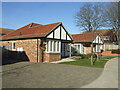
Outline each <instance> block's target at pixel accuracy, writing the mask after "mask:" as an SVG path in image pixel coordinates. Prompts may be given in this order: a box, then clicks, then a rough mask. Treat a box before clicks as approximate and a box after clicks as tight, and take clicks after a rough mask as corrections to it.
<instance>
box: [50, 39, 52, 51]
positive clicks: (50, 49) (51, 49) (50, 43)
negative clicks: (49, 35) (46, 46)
mask: <svg viewBox="0 0 120 90" xmlns="http://www.w3.org/2000/svg"><path fill="white" fill-rule="evenodd" d="M50 51H52V41H50Z"/></svg>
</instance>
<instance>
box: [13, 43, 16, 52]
mask: <svg viewBox="0 0 120 90" xmlns="http://www.w3.org/2000/svg"><path fill="white" fill-rule="evenodd" d="M15 49H16V42H15V41H13V42H12V50H15Z"/></svg>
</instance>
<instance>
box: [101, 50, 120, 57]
mask: <svg viewBox="0 0 120 90" xmlns="http://www.w3.org/2000/svg"><path fill="white" fill-rule="evenodd" d="M102 56H120V54H113V53H112V51H104V52H102Z"/></svg>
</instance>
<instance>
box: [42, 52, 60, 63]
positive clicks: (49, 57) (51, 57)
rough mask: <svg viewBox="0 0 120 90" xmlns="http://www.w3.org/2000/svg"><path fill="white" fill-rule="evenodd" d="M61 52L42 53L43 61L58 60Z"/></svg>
mask: <svg viewBox="0 0 120 90" xmlns="http://www.w3.org/2000/svg"><path fill="white" fill-rule="evenodd" d="M60 59H61V53H44V62H52V61H59V60H60Z"/></svg>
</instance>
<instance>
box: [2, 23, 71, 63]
mask: <svg viewBox="0 0 120 90" xmlns="http://www.w3.org/2000/svg"><path fill="white" fill-rule="evenodd" d="M72 41H73V40H72V37H71V35H70V34H69V33H68V32H67V30H66V29H65V27H64V26H63V24H62V23H61V22H58V23H52V24H47V25H41V24H36V23H30V24H28V25H25V26H23V27H21V28H19V29H17V30H15V31H14V32H12V33H9V34H8V35H4V36H3V37H2V41H1V43H2V45H3V46H4V47H9V50H10V51H13V52H17V55H16V56H18V54H19V56H18V58H22V59H25V58H24V56H25V55H26V56H27V58H28V59H29V61H32V62H51V61H57V60H60V59H61V58H62V57H66V56H69V55H70V56H71V52H70V51H71V50H70V49H71V48H70V45H71V42H72ZM23 52H24V54H25V55H23V54H21V53H23ZM20 55H22V56H20Z"/></svg>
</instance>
